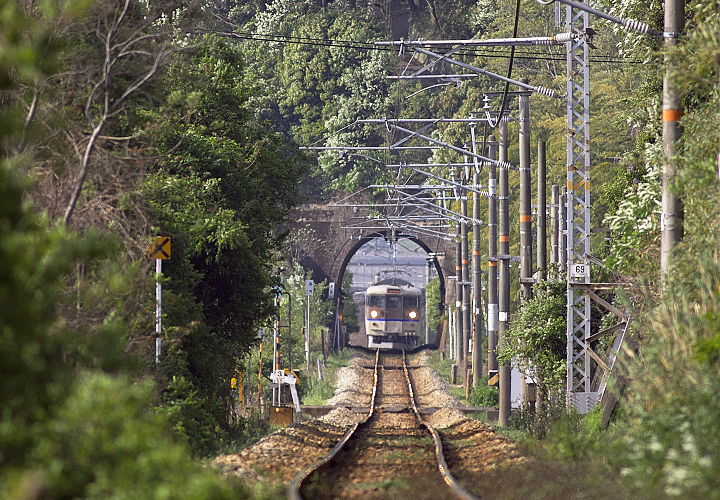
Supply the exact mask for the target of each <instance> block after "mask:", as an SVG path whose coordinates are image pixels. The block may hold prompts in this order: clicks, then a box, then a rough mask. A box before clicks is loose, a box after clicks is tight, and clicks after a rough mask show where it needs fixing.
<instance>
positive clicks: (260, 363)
mask: <svg viewBox="0 0 720 500" xmlns="http://www.w3.org/2000/svg"><path fill="white" fill-rule="evenodd" d="M262 355H263V339H260V361H259V362H258V378H257V391H258V412H260V413H262Z"/></svg>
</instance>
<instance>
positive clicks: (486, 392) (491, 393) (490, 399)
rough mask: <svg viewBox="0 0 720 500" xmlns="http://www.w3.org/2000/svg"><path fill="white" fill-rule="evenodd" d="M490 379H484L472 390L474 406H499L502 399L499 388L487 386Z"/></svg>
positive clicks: (471, 400) (471, 398)
mask: <svg viewBox="0 0 720 500" xmlns="http://www.w3.org/2000/svg"><path fill="white" fill-rule="evenodd" d="M487 381H488V378H487V377H482V378H481V379H480V383H479V384H478V386H477V387H471V388H470V401H469V403H470V404H471V405H473V406H497V405H498V402H499V398H500V393H499V392H498V388H497V387H495V386H491V385H487Z"/></svg>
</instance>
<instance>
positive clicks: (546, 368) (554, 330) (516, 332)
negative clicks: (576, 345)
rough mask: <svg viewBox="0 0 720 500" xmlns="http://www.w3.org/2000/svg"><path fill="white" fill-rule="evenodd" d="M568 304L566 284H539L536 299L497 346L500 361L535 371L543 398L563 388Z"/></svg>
mask: <svg viewBox="0 0 720 500" xmlns="http://www.w3.org/2000/svg"><path fill="white" fill-rule="evenodd" d="M566 303H567V298H566V285H565V282H564V281H544V282H541V283H538V284H537V285H536V287H535V296H534V297H533V298H532V299H530V300H528V301H527V302H525V304H523V307H522V309H521V310H520V312H519V313H518V314H517V316H516V317H515V318H513V321H512V323H511V326H510V331H509V332H508V333H507V334H506V335H505V338H504V339H503V341H502V342H501V344H500V345H499V346H498V360H499V361H500V362H504V363H508V364H510V363H511V362H516V363H520V364H521V365H524V366H523V368H524V369H526V370H530V369H532V370H534V371H535V375H536V377H537V383H538V387H539V388H540V390H541V392H542V393H544V394H549V393H551V392H553V391H555V390H557V389H559V388H561V387H562V384H563V383H564V380H565V370H566V366H565V352H566V349H567V347H566V338H565V335H566V332H565V325H566V320H565V314H566V310H565V304H566Z"/></svg>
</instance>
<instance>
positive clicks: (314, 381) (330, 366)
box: [302, 349, 355, 405]
mask: <svg viewBox="0 0 720 500" xmlns="http://www.w3.org/2000/svg"><path fill="white" fill-rule="evenodd" d="M354 356H355V351H353V350H352V349H341V350H340V351H337V352H334V353H332V354H330V355H329V356H328V357H327V363H326V366H325V377H324V379H323V380H320V378H319V377H318V375H317V373H315V372H314V371H313V373H312V375H310V376H309V377H306V380H304V381H303V383H304V384H305V386H304V387H303V389H302V403H303V404H306V405H324V404H326V403H327V401H328V399H330V398H332V397H333V396H334V395H335V380H336V378H335V377H336V373H337V371H338V370H339V369H340V368H343V367H345V366H349V365H350V362H351V361H352V359H353V357H354Z"/></svg>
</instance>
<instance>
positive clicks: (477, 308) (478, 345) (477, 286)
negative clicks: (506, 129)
mask: <svg viewBox="0 0 720 500" xmlns="http://www.w3.org/2000/svg"><path fill="white" fill-rule="evenodd" d="M470 132H471V134H472V150H473V152H476V151H475V150H476V147H477V144H476V141H475V127H472V128H471V129H470ZM483 152H484V145H483ZM491 154H492V153H491ZM475 160H476V163H477V158H476V159H475ZM473 188H475V189H480V168H479V165H477V164H476V165H475V166H474V168H473ZM480 253H481V252H480V194H479V193H477V192H475V191H473V245H472V278H473V279H472V295H473V304H472V307H473V329H472V339H473V352H472V375H473V377H472V385H473V387H477V386H478V385H479V384H480V378H481V377H482V328H483V313H482V270H481V269H480Z"/></svg>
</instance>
